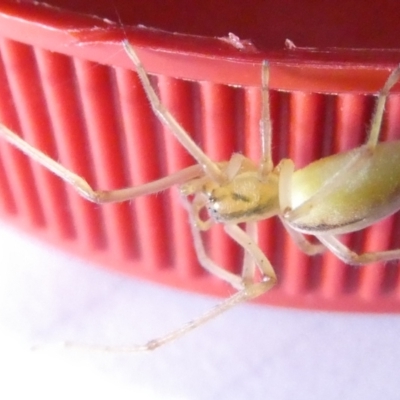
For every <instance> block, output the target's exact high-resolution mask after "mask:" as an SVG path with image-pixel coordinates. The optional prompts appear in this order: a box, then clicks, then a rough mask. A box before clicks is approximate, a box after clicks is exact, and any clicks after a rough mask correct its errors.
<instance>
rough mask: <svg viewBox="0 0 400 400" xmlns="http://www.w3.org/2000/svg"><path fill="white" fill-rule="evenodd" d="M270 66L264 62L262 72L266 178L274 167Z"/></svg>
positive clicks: (263, 173)
mask: <svg viewBox="0 0 400 400" xmlns="http://www.w3.org/2000/svg"><path fill="white" fill-rule="evenodd" d="M268 85H269V65H268V62H267V61H265V60H264V61H263V63H262V70H261V121H260V136H261V151H262V156H261V163H260V173H261V176H266V175H267V174H268V173H269V172H270V171H272V169H273V167H274V165H273V162H272V123H271V111H270V101H269V89H268Z"/></svg>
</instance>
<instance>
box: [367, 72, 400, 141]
mask: <svg viewBox="0 0 400 400" xmlns="http://www.w3.org/2000/svg"><path fill="white" fill-rule="evenodd" d="M399 78H400V65H399V66H398V67H397V68H396V69H395V70H394V71H393V72H392V73H391V74H390V75H389V78H388V79H387V81H386V83H385V86H384V87H383V88H382V90H381V91H380V92H379V95H378V99H377V101H376V105H375V111H374V114H373V116H372V121H371V128H370V132H369V136H368V140H367V145H368V146H370V147H372V148H374V147H375V146H376V145H377V143H378V141H379V135H380V133H381V127H382V119H383V112H384V111H385V106H386V101H387V97H388V95H389V92H390V90H391V89H392V87H393V86H394V85H395V84H396V82H397V81H398V80H399Z"/></svg>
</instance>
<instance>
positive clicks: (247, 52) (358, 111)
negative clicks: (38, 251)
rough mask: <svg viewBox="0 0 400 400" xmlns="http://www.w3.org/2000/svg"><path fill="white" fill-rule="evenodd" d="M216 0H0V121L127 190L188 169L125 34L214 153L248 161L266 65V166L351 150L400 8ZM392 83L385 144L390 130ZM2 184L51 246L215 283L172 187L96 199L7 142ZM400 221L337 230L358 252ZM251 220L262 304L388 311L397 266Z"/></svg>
mask: <svg viewBox="0 0 400 400" xmlns="http://www.w3.org/2000/svg"><path fill="white" fill-rule="evenodd" d="M74 3H76V4H74ZM226 3H227V4H223V5H218V6H216V5H215V2H213V1H201V2H190V7H188V3H187V2H184V1H175V2H174V3H173V4H169V3H168V4H167V5H165V2H162V1H161V2H158V1H154V0H153V1H148V2H132V1H131V2H126V1H125V2H123V1H112V2H110V1H109V0H107V1H99V0H97V1H96V2H91V1H83V0H80V1H76V2H72V1H47V2H46V3H41V2H37V1H36V2H33V1H26V2H18V1H11V0H9V1H5V0H1V1H0V53H1V64H0V76H1V82H2V85H1V86H0V121H1V122H2V123H4V124H5V125H7V126H8V127H9V128H11V129H13V130H14V131H15V132H17V133H19V134H21V135H22V136H23V137H24V138H25V139H26V140H27V141H28V142H29V143H31V144H33V145H34V146H36V147H38V148H40V149H42V150H43V151H45V152H46V153H47V154H49V155H50V156H52V157H54V158H55V159H57V160H60V162H61V163H62V164H63V165H65V166H66V167H67V168H70V169H71V170H73V171H74V172H76V173H78V174H80V175H82V176H83V177H84V178H85V179H87V180H88V181H89V182H90V183H91V184H92V185H93V186H94V187H96V188H101V189H112V188H119V187H124V186H129V185H138V184H141V183H144V182H148V181H151V180H154V179H156V178H158V177H161V176H164V175H167V174H168V173H171V172H173V171H177V170H180V169H181V168H183V167H185V166H188V165H191V164H193V160H192V159H191V158H190V157H189V156H188V155H187V154H186V152H185V151H184V150H183V149H182V148H181V147H180V146H179V145H178V144H177V143H176V141H175V140H174V139H173V138H172V135H170V134H169V133H168V132H167V131H166V130H165V129H164V128H163V127H162V126H161V125H160V124H159V123H158V121H157V119H156V117H155V116H154V115H153V113H152V111H151V110H150V108H149V105H148V101H147V100H146V98H145V96H144V93H143V90H142V88H141V85H140V83H139V82H138V79H137V77H136V74H135V73H134V72H133V71H132V63H131V61H130V60H129V59H128V57H127V56H126V54H125V53H124V51H123V49H122V45H121V41H122V40H123V39H125V38H128V39H129V41H130V42H131V43H132V45H133V46H135V48H136V50H137V52H138V54H139V57H140V58H141V60H142V62H143V64H144V65H145V68H146V70H147V71H148V72H150V73H152V74H156V75H157V76H158V86H159V92H160V95H161V98H162V101H163V102H164V103H165V105H166V107H167V108H168V109H169V110H170V111H171V112H172V113H173V115H174V116H175V117H176V118H177V119H178V120H179V121H180V123H182V125H183V126H184V127H185V128H186V129H187V130H188V131H189V132H191V133H192V134H193V136H194V138H195V140H196V141H197V142H198V143H199V144H200V145H201V146H202V148H203V149H205V150H206V152H207V154H209V156H210V157H212V158H213V159H215V160H226V159H228V158H229V157H230V155H231V154H232V153H233V152H237V151H239V152H243V153H245V154H247V155H249V156H250V157H252V158H254V159H255V160H257V157H258V156H259V154H260V146H259V137H258V123H259V118H260V109H259V108H260V107H259V106H260V90H259V88H260V78H261V62H262V60H264V59H267V60H268V61H269V62H270V66H271V78H270V87H271V89H272V91H271V112H272V119H273V128H274V138H273V144H274V159H275V162H277V161H279V160H280V159H281V158H283V157H290V158H292V159H293V160H294V161H295V163H296V166H297V167H301V166H303V165H306V164H307V163H309V162H311V161H313V160H316V159H318V158H320V157H323V156H326V155H328V154H332V153H336V152H339V151H343V150H346V149H349V148H353V147H356V146H358V145H360V144H361V143H363V141H364V140H365V133H366V129H367V127H368V123H369V121H370V118H371V114H372V108H373V104H374V98H373V96H372V95H371V94H374V93H376V92H377V91H378V90H379V89H380V88H381V87H382V86H383V83H384V82H385V79H386V78H387V76H388V74H389V72H390V71H391V70H392V69H393V68H394V66H395V65H396V64H397V63H399V62H400V50H398V49H400V46H399V44H398V43H397V42H398V38H399V37H400V35H399V34H400V32H399V31H400V26H399V24H398V21H397V19H398V18H397V16H398V15H400V13H399V12H400V3H398V2H396V1H386V2H385V1H383V2H380V3H379V7H378V4H376V5H374V4H368V5H367V4H363V6H362V7H361V8H360V9H359V2H349V1H346V2H345V1H339V2H331V3H325V2H321V3H317V4H316V3H315V2H312V1H309V2H307V1H303V2H298V1H284V2H282V1H279V2H263V1H252V2H251V1H248V2H243V1H231V2H226ZM230 33H231V34H233V35H230V36H229V34H230ZM286 39H288V40H286ZM397 92H398V89H396V88H395V89H394V90H393V94H392V95H391V97H390V100H389V105H388V108H387V113H386V116H385V123H384V132H383V139H384V140H393V139H399V134H400V112H398V111H399V109H400V97H399V95H398V94H397ZM0 185H1V188H0V193H1V196H0V214H1V217H2V218H3V219H4V220H8V221H10V222H13V223H15V224H17V225H18V226H20V227H21V228H22V229H25V230H28V231H30V232H32V234H34V235H36V236H40V237H43V238H44V239H46V240H47V241H49V242H51V243H54V244H56V245H57V246H61V247H63V248H64V249H66V250H68V251H71V252H74V253H77V254H80V255H82V256H83V257H87V258H89V259H91V260H94V261H97V262H99V264H103V265H106V266H108V267H109V268H112V269H114V270H116V271H119V272H123V273H126V274H131V275H134V276H139V277H143V278H146V279H151V280H154V281H157V282H162V283H165V284H168V285H173V286H177V287H180V288H184V289H188V290H195V291H198V292H206V293H212V294H219V295H226V294H227V292H229V291H230V290H229V289H227V286H226V285H225V284H223V283H221V282H219V281H217V280H216V279H215V278H214V277H211V276H209V275H208V274H206V273H205V272H204V271H203V269H202V268H201V267H200V266H199V265H198V262H197V260H196V256H195V253H194V249H193V246H192V239H191V235H190V230H189V226H188V222H187V216H186V213H185V211H184V210H183V208H182V207H181V205H180V202H179V199H178V196H177V193H176V189H172V190H171V191H168V192H166V193H163V194H161V195H158V196H148V197H146V198H139V199H137V200H135V201H134V202H127V203H123V204H109V205H104V206H101V207H100V206H97V205H94V204H91V203H88V202H87V201H85V200H83V199H82V198H81V197H79V195H77V194H76V192H75V191H74V190H73V189H72V188H70V187H68V186H67V185H65V184H64V183H63V182H62V181H60V179H58V178H57V177H55V176H54V175H52V174H51V173H49V172H48V171H45V170H44V169H43V168H42V167H40V166H38V165H36V164H35V163H34V162H31V161H30V160H29V159H27V157H26V156H24V155H23V154H21V153H20V152H19V151H17V150H15V149H13V148H11V147H10V146H9V145H8V144H6V143H4V142H1V143H0ZM399 224H400V221H399V219H398V217H396V216H395V217H394V218H389V219H387V220H385V221H382V222H381V223H379V224H376V225H375V226H374V227H371V228H370V229H367V230H366V231H364V232H359V233H356V234H354V235H351V236H349V237H347V238H344V240H345V241H346V243H349V245H351V247H352V248H354V249H356V250H361V249H368V250H372V249H376V248H379V249H387V248H398V247H400V240H399V237H400V235H399ZM259 229H260V239H261V247H262V248H263V250H264V251H265V252H266V254H267V255H268V257H269V258H270V259H271V261H272V262H273V265H274V266H275V268H276V270H277V273H278V277H279V281H280V283H279V285H278V286H277V287H276V288H275V289H273V290H272V291H271V292H270V293H268V294H267V295H265V296H264V297H263V298H262V299H261V300H260V301H263V302H266V303H269V304H277V305H284V306H293V307H308V308H319V309H332V310H345V311H354V310H358V311H375V312H398V311H400V279H399V270H398V266H397V263H389V264H387V265H386V266H377V265H369V266H366V267H363V268H357V269H355V268H353V267H349V266H346V265H343V263H341V262H340V261H339V260H337V259H336V258H335V257H334V256H333V255H331V254H329V253H326V254H324V255H323V256H318V257H312V258H310V257H307V256H305V255H304V254H302V253H301V252H300V251H298V250H297V248H296V247H295V245H294V244H293V243H292V242H291V240H290V238H288V237H287V235H286V234H285V233H284V231H283V229H282V227H281V226H280V224H279V221H276V220H268V221H263V222H261V223H260V224H259ZM207 246H208V251H209V253H210V255H211V256H212V257H213V258H214V259H215V260H216V261H217V262H219V263H221V264H222V265H224V266H225V267H226V268H229V269H231V270H233V271H236V270H238V268H239V267H240V262H241V256H242V252H241V249H240V248H238V247H237V246H235V245H234V244H233V243H231V241H230V240H229V239H228V238H227V237H226V236H225V235H224V234H223V232H222V230H221V229H218V228H216V229H213V231H212V232H211V233H210V234H209V235H208V236H207Z"/></svg>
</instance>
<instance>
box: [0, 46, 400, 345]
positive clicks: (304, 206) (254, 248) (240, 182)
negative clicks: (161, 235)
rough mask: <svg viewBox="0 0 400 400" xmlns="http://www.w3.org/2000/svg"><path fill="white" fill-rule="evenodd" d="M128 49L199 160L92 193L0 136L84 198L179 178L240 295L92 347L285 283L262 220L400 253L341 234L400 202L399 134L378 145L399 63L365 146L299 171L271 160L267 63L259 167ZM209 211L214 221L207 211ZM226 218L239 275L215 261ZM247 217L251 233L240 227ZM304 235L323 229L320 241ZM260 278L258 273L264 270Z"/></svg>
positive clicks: (346, 255) (115, 196)
mask: <svg viewBox="0 0 400 400" xmlns="http://www.w3.org/2000/svg"><path fill="white" fill-rule="evenodd" d="M123 46H124V49H125V51H126V52H127V54H128V56H129V57H130V59H131V60H132V62H133V63H134V65H135V67H136V71H137V73H138V75H139V78H140V80H141V82H142V85H143V88H144V90H145V92H146V95H147V97H148V99H149V101H150V104H151V106H152V108H153V111H154V113H155V114H156V115H157V117H158V118H159V119H160V120H161V121H162V122H163V123H164V124H165V125H166V126H167V127H168V128H169V129H170V130H171V132H172V133H173V134H174V135H175V137H176V138H177V140H178V141H179V142H180V143H181V144H182V146H183V147H184V148H185V149H186V150H187V151H188V152H189V153H190V154H191V155H192V156H193V158H194V159H195V160H196V161H197V164H196V165H193V166H191V167H188V168H185V169H183V170H181V171H179V172H176V173H174V174H172V175H170V176H167V177H165V178H162V179H159V180H157V181H153V182H150V183H147V184H144V185H141V186H138V187H129V188H124V189H119V190H111V191H99V190H93V189H92V188H91V187H90V186H89V184H88V183H87V182H86V181H85V180H84V179H83V178H82V177H80V176H78V175H76V174H74V173H73V172H71V171H69V170H68V169H66V168H65V167H63V166H62V165H61V164H59V163H58V162H56V161H55V160H53V159H51V158H49V157H48V156H47V155H45V154H44V153H42V152H41V151H39V150H37V149H35V148H34V147H32V146H31V145H29V144H28V143H27V142H26V141H24V140H23V139H22V138H20V137H19V136H18V135H16V134H15V133H14V132H12V131H10V130H9V129H8V128H7V127H5V126H4V125H0V136H1V137H2V138H4V139H6V140H7V141H9V142H10V143H11V144H13V145H14V146H15V147H17V148H19V149H20V150H21V151H23V152H24V153H25V154H27V155H28V156H29V157H31V158H33V159H35V160H36V161H38V162H39V163H40V164H42V165H43V166H44V167H46V168H47V169H49V170H50V171H52V172H53V173H55V174H56V175H58V176H59V177H60V178H62V179H63V180H64V181H66V182H68V183H70V184H71V185H72V186H73V187H74V188H75V189H76V190H77V191H78V192H79V194H81V195H82V196H83V197H84V198H86V199H88V200H89V201H92V202H95V203H108V202H122V201H127V200H132V199H134V198H136V197H138V196H143V195H149V194H152V193H157V192H160V191H162V190H165V189H167V188H169V187H171V186H173V185H180V191H181V193H182V195H183V199H184V206H185V208H186V210H187V211H188V214H189V220H190V225H191V228H192V233H193V240H194V244H195V249H196V252H197V256H198V259H199V261H200V263H201V265H202V266H203V267H204V268H205V269H206V270H207V271H209V272H210V273H211V274H213V275H215V276H217V277H219V278H221V279H222V280H224V281H226V282H228V283H229V284H231V285H232V286H233V287H234V288H235V289H237V290H238V291H237V293H236V294H234V295H232V296H231V297H229V298H228V299H226V300H225V301H223V302H222V303H220V304H219V305H217V306H216V307H215V308H213V309H212V310H210V311H209V312H208V313H206V314H204V315H203V316H201V317H199V318H197V319H195V320H193V321H191V322H189V323H188V324H186V325H184V326H183V327H182V328H180V329H178V330H176V331H173V332H171V333H170V334H167V335H165V336H163V337H160V338H157V339H155V340H151V341H149V342H148V343H146V344H144V345H134V346H130V347H122V348H115V347H109V346H85V347H87V348H95V349H99V350H107V351H146V350H153V349H155V348H157V347H159V346H161V345H163V344H165V343H168V342H170V341H172V340H174V339H176V338H177V337H179V336H181V335H183V334H184V333H186V332H188V331H190V330H192V329H194V328H195V327H197V326H199V325H201V324H203V323H205V322H206V321H208V320H210V319H211V318H214V317H215V316H217V315H219V314H221V313H222V312H224V311H226V310H228V309H229V308H231V307H233V306H235V305H236V304H238V303H241V302H243V301H246V300H250V299H253V298H255V297H257V296H260V295H262V294H263V293H266V292H267V291H268V290H270V289H271V288H272V287H273V286H274V285H275V283H276V281H277V277H276V274H275V272H274V269H273V267H272V265H271V264H270V262H269V261H268V259H267V257H266V256H265V254H264V253H263V252H262V251H261V249H260V248H259V246H258V244H257V225H256V224H257V221H260V220H262V219H266V218H270V217H273V216H278V217H279V219H280V220H281V222H282V223H283V225H284V227H285V228H286V230H287V231H288V232H289V234H290V235H291V237H292V238H293V239H294V241H295V242H296V243H297V245H298V246H299V247H300V248H301V249H302V250H303V251H304V252H305V253H306V254H309V255H314V254H318V253H321V252H323V251H324V250H325V248H328V249H329V250H330V251H331V252H332V253H334V254H335V255H336V256H337V257H338V258H340V259H341V260H343V261H344V262H346V263H347V264H366V263H370V262H375V261H387V260H393V259H399V258H400V249H397V250H390V251H382V252H373V253H363V254H356V253H354V252H352V251H351V250H349V249H348V248H347V247H345V246H344V245H343V244H342V243H341V242H340V241H339V240H338V239H337V238H336V237H335V235H338V234H343V233H347V232H354V231H358V230H360V229H363V228H365V227H367V226H369V225H371V224H373V223H374V222H376V221H378V220H379V219H382V218H384V217H386V216H388V215H390V214H392V213H394V212H396V211H397V210H398V209H400V141H396V142H390V143H378V140H379V134H380V130H381V124H382V115H383V111H384V108H385V103H386V98H387V96H388V93H389V91H390V89H391V88H392V87H393V85H394V84H395V83H396V82H397V80H398V79H399V77H400V66H399V67H397V68H396V69H395V70H394V71H393V72H392V73H391V74H390V76H389V78H388V80H387V81H386V83H385V85H384V87H383V89H382V90H381V91H380V93H379V96H378V98H377V102H376V108H375V112H374V114H373V118H372V122H371V128H370V131H369V135H368V139H367V142H366V144H364V145H363V146H360V147H358V148H356V149H353V150H351V151H348V152H346V153H340V154H336V155H332V156H329V157H325V158H322V159H320V160H318V161H315V162H313V163H311V164H309V165H308V166H306V167H304V168H302V169H300V170H297V171H295V169H294V164H293V162H292V161H291V160H289V159H283V160H282V161H281V162H280V163H279V164H278V165H277V166H274V165H273V162H272V158H271V139H272V132H271V122H270V112H269V94H268V76H269V69H268V63H266V62H264V63H263V66H262V88H261V91H262V120H261V123H260V131H261V132H260V136H261V146H262V158H261V161H260V164H259V165H255V164H254V163H253V162H252V161H251V160H250V159H248V158H247V157H245V156H243V155H241V154H233V155H232V157H231V159H230V160H229V161H227V162H218V163H216V162H214V161H212V160H211V159H210V158H209V157H208V156H207V155H206V154H205V153H204V152H203V151H202V150H201V149H200V148H199V147H198V146H197V144H196V143H195V142H194V141H193V140H192V139H191V137H190V136H189V135H188V133H187V132H186V131H185V130H184V129H183V128H182V126H181V125H180V124H179V123H178V122H177V121H176V120H175V118H174V117H173V116H172V115H171V114H170V113H169V111H168V110H166V109H165V107H164V106H163V105H162V104H161V102H160V99H159V97H158V96H157V94H156V92H155V90H154V89H153V87H152V85H151V83H150V80H149V78H148V76H147V74H146V71H145V69H144V67H143V66H142V64H141V62H140V60H139V58H138V56H137V55H136V52H135V50H134V49H133V47H132V46H131V45H130V44H129V42H128V41H127V40H125V41H123ZM203 209H206V210H207V212H208V218H207V219H204V218H202V217H201V216H202V215H203V214H201V212H202V210H203ZM217 223H219V224H223V226H224V229H225V232H226V233H227V234H228V235H229V236H230V237H231V238H233V240H235V241H236V242H237V243H238V244H239V245H240V246H242V247H243V249H244V250H245V255H244V260H243V266H242V271H241V274H240V275H236V274H234V273H231V272H228V271H227V270H225V269H223V268H222V267H220V266H218V265H216V264H215V263H214V262H213V261H212V260H211V259H210V258H209V257H208V256H207V254H206V251H205V248H204V245H203V241H202V237H201V231H203V230H207V229H209V228H210V227H211V226H212V225H214V224H217ZM240 223H245V230H243V229H242V228H241V227H240V226H239V225H238V224H240ZM303 234H311V235H314V236H315V237H316V238H317V239H318V241H319V243H316V244H314V243H311V242H309V241H308V240H307V239H306V238H305V237H304V235H303ZM257 268H258V270H259V272H260V273H261V278H260V279H257V270H256V269H257Z"/></svg>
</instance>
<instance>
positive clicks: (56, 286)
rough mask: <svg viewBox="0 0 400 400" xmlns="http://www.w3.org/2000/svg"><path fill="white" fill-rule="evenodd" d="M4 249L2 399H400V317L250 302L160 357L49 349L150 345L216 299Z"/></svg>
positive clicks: (23, 241)
mask: <svg viewBox="0 0 400 400" xmlns="http://www.w3.org/2000/svg"><path fill="white" fill-rule="evenodd" d="M0 243H1V249H2V250H1V265H0V368H1V370H2V372H1V375H0V377H1V378H0V398H2V399H7V400H9V399H23V398H26V399H27V398H40V399H42V400H46V399H87V398H91V399H133V398H135V399H136V398H137V399H207V400H209V399H222V400H223V399H236V400H240V399H247V400H256V399H271V400H281V399H282V400H286V399H290V400H301V399H305V400H306V399H307V400H313V399H318V400H321V399H324V400H328V399H341V400H344V399H363V400H369V399H378V398H379V399H385V400H391V399H393V400H394V399H396V400H398V399H399V398H400V397H399V396H400V379H399V378H400V373H399V371H400V317H399V316H397V315H366V314H339V313H322V312H308V311H298V310H287V309H280V308H272V307H271V308H269V307H266V306H259V305H253V304H246V305H243V306H239V307H237V308H236V309H234V310H232V311H230V312H229V313H226V314H225V315H223V316H221V317H220V318H218V319H217V320H215V321H213V322H210V323H209V324H207V325H206V326H204V327H202V328H199V329H197V330H196V331H194V332H192V333H190V334H189V335H187V336H186V337H184V338H182V339H180V340H178V341H176V342H174V343H172V344H169V345H167V346H165V347H163V348H160V349H158V350H156V351H155V352H152V353H146V354H109V353H96V352H91V351H88V352H86V351H77V350H71V349H69V350H65V349H62V348H58V347H52V346H49V344H56V343H58V342H61V341H63V340H66V339H68V340H73V341H76V342H80V343H81V342H86V343H105V344H129V343H138V342H139V343H140V342H144V341H146V340H148V339H151V338H153V337H155V336H157V335H160V334H162V333H164V332H166V331H168V330H170V329H173V328H175V327H178V326H179V325H180V324H182V323H183V322H185V321H187V320H189V319H191V318H193V317H195V316H197V315H199V314H201V313H202V312H203V311H205V310H207V309H209V308H210V307H211V306H212V305H214V304H215V303H216V302H217V299H214V298H211V297H206V296H204V297H203V296H200V295H196V294H190V293H185V292H180V291H177V290H172V289H169V288H165V287H162V286H158V285H153V284H151V283H147V282H143V281H139V280H134V279H129V278H127V277H125V276H120V275H117V274H113V273H111V272H109V271H105V270H103V269H101V268H100V267H99V266H97V265H90V264H88V263H87V262H84V261H82V260H80V259H78V258H75V257H73V256H71V255H68V254H65V253H63V252H61V251H59V250H57V249H54V248H52V247H48V246H46V245H45V244H43V243H41V242H39V241H36V240H35V239H33V238H30V237H28V236H25V235H24V234H21V233H19V232H18V231H16V230H14V229H13V228H11V227H8V226H7V225H1V226H0ZM33 345H44V347H43V348H41V349H39V350H36V351H32V350H31V347H32V346H33Z"/></svg>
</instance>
